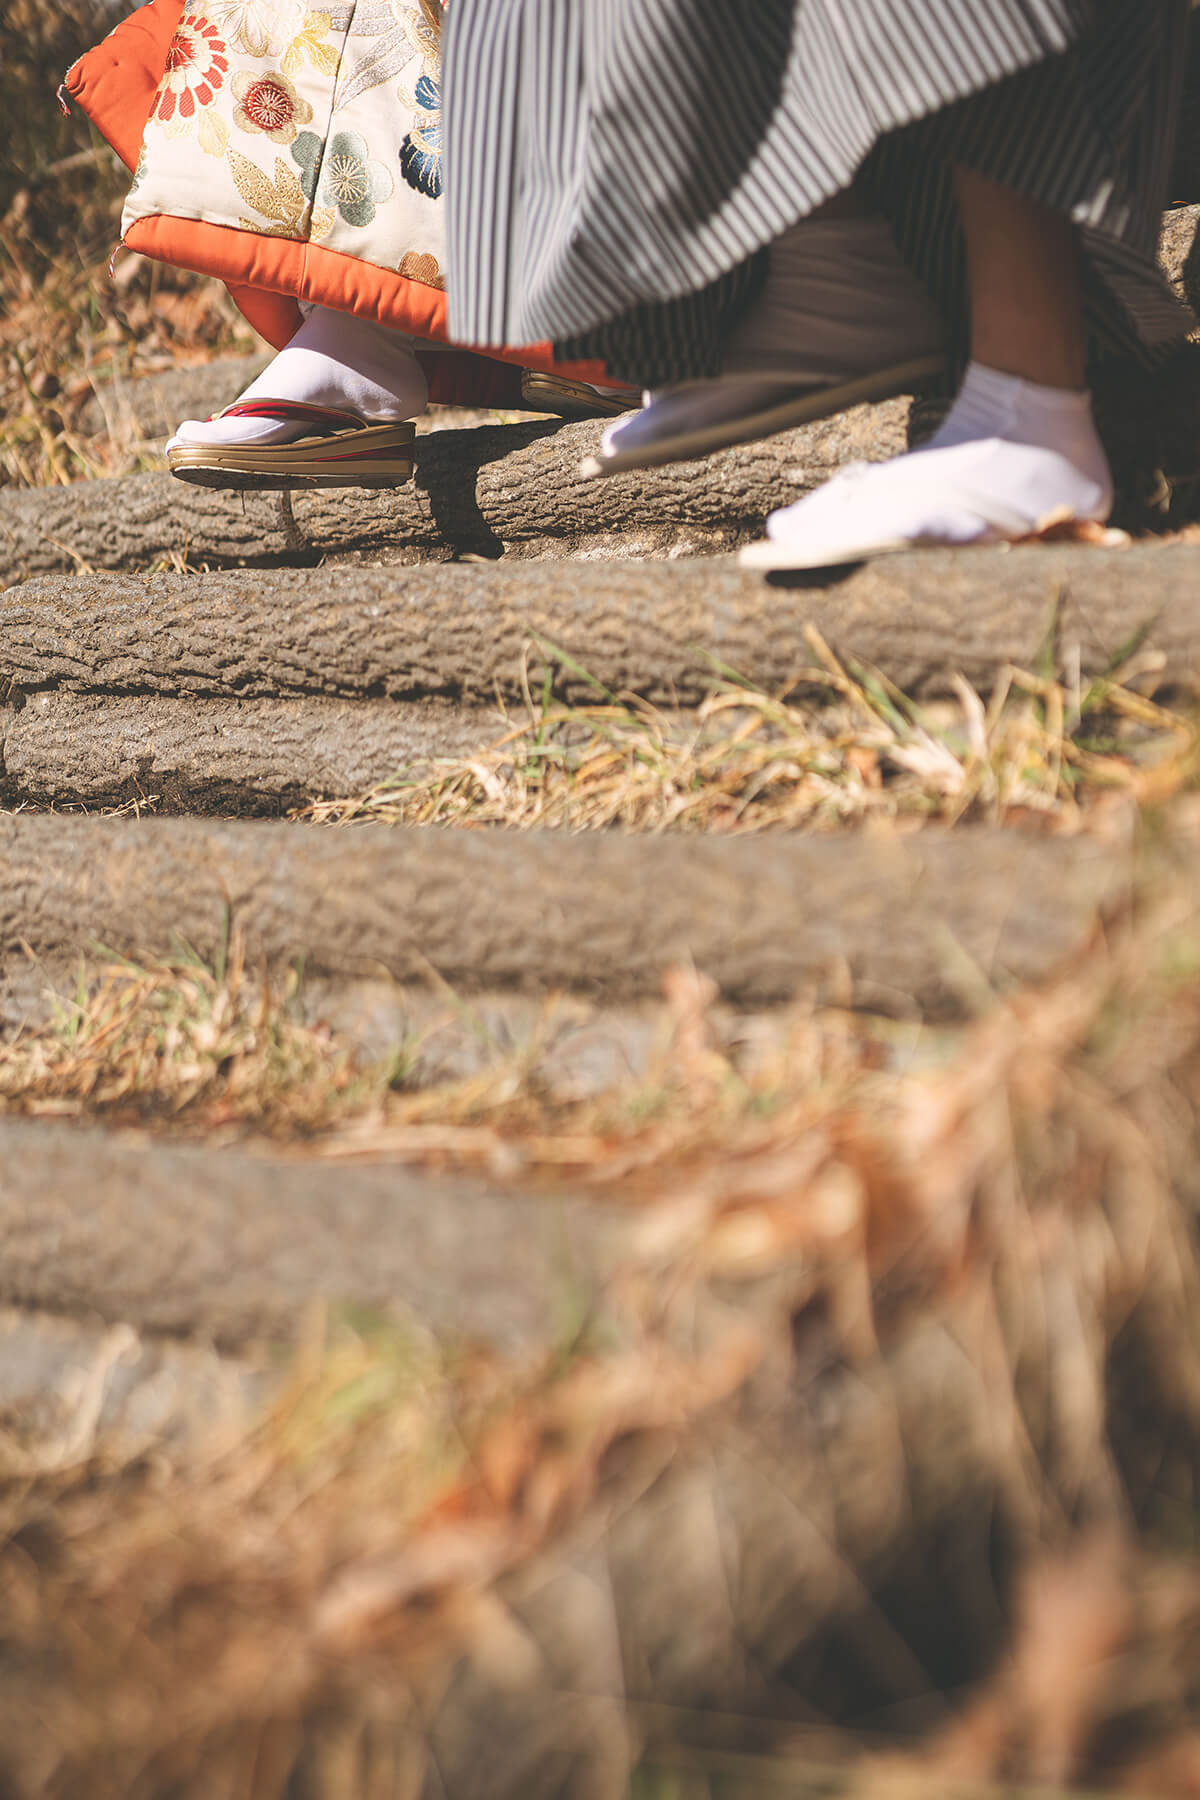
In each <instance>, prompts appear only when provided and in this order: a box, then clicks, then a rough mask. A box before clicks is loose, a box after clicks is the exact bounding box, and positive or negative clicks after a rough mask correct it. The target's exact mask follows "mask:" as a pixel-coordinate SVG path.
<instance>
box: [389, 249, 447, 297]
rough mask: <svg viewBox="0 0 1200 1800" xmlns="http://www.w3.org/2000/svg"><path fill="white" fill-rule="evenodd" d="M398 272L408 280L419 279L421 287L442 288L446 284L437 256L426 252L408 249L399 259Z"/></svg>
mask: <svg viewBox="0 0 1200 1800" xmlns="http://www.w3.org/2000/svg"><path fill="white" fill-rule="evenodd" d="M399 272H400V274H401V275H404V276H406V277H407V279H408V280H409V281H419V282H420V283H421V284H422V286H423V287H431V288H444V287H445V285H446V283H445V279H444V277H443V275H442V272H441V270H440V269H439V268H438V260H437V257H436V256H430V255H429V254H428V252H422V251H419V250H409V251H408V252H407V253H406V254H405V255H404V256H403V257H401V259H400V271H399Z"/></svg>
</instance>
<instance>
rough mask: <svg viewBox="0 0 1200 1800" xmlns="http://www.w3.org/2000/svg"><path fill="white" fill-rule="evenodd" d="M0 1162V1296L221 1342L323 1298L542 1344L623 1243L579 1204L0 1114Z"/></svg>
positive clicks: (284, 1333)
mask: <svg viewBox="0 0 1200 1800" xmlns="http://www.w3.org/2000/svg"><path fill="white" fill-rule="evenodd" d="M0 1165H2V1166H3V1169H4V1180H3V1183H2V1184H0V1302H2V1303H11V1304H15V1305H19V1306H41V1307H46V1308H48V1309H51V1310H54V1311H57V1312H61V1313H90V1314H95V1315H97V1316H99V1317H100V1318H102V1319H105V1320H112V1321H124V1322H126V1323H127V1324H130V1325H132V1326H135V1327H136V1328H137V1329H138V1330H149V1331H157V1332H189V1333H199V1334H202V1335H204V1336H206V1337H209V1338H211V1339H212V1340H213V1341H215V1342H217V1343H219V1344H222V1345H236V1344H239V1343H243V1342H245V1341H247V1340H250V1339H256V1338H275V1339H280V1338H282V1339H285V1340H286V1339H293V1338H295V1336H296V1335H297V1333H298V1331H299V1329H300V1327H301V1324H302V1322H303V1317H304V1312H305V1308H306V1307H307V1306H310V1305H311V1304H312V1303H313V1302H314V1301H317V1300H328V1301H331V1302H334V1303H338V1302H345V1303H352V1304H354V1305H356V1306H360V1307H369V1308H378V1309H380V1310H381V1311H384V1312H389V1313H391V1314H392V1316H394V1317H399V1318H400V1319H402V1320H405V1321H407V1322H409V1323H411V1324H413V1325H415V1326H417V1327H420V1328H423V1329H426V1330H429V1331H432V1332H434V1333H436V1334H437V1335H438V1336H439V1337H445V1338H450V1339H454V1338H457V1339H463V1338H466V1339H480V1340H486V1341H488V1342H491V1343H494V1344H497V1345H500V1346H503V1347H506V1348H511V1349H519V1348H525V1347H527V1346H529V1345H531V1344H532V1345H534V1346H539V1345H541V1346H545V1347H549V1345H550V1344H551V1343H552V1342H553V1338H554V1333H555V1331H556V1330H557V1329H558V1328H559V1321H560V1320H561V1317H562V1307H563V1304H564V1301H565V1300H566V1298H567V1297H568V1296H570V1295H571V1294H572V1293H573V1292H574V1293H575V1294H576V1295H578V1291H579V1288H580V1284H582V1286H583V1288H584V1289H588V1288H590V1287H592V1286H594V1285H595V1284H596V1283H597V1282H598V1280H599V1279H600V1276H601V1273H602V1271H603V1270H604V1269H605V1268H607V1267H609V1266H611V1264H612V1261H613V1259H614V1257H615V1256H616V1255H617V1254H618V1252H619V1244H620V1237H621V1232H620V1218H619V1215H618V1214H617V1213H616V1212H615V1211H613V1210H612V1209H609V1208H606V1207H604V1206H603V1205H601V1204H599V1203H597V1202H595V1201H592V1200H587V1201H572V1200H571V1199H569V1198H561V1197H559V1198H555V1197H548V1196H544V1195H537V1194H532V1193H522V1192H520V1191H512V1190H510V1189H508V1188H504V1187H501V1186H499V1185H497V1184H495V1183H491V1184H489V1183H487V1182H485V1181H482V1180H476V1179H474V1178H471V1177H467V1176H438V1177H435V1176H431V1175H427V1174H425V1173H424V1172H422V1171H420V1170H416V1169H407V1168H404V1167H396V1166H394V1165H393V1166H390V1167H387V1166H380V1167H359V1166H351V1167H347V1166H346V1165H345V1164H343V1163H338V1162H322V1161H321V1160H320V1159H313V1158H311V1157H310V1158H308V1159H306V1160H303V1161H302V1160H299V1159H298V1158H293V1159H288V1158H286V1157H280V1156H274V1157H273V1156H270V1155H262V1156H255V1155H252V1154H250V1153H248V1152H244V1151H238V1150H229V1151H219V1152H214V1151H213V1150H212V1149H211V1148H209V1147H206V1146H195V1147H190V1148H189V1147H187V1146H179V1145H170V1144H164V1143H162V1142H151V1143H138V1142H136V1141H131V1140H129V1139H123V1138H121V1137H116V1136H113V1135H112V1134H110V1133H107V1132H104V1131H101V1130H95V1129H73V1128H71V1127H69V1126H64V1125H59V1124H47V1123H43V1122H41V1121H37V1120H28V1121H25V1120H15V1119H3V1120H0ZM0 1348H2V1345H0ZM0 1377H2V1370H0ZM0 1394H2V1379H0Z"/></svg>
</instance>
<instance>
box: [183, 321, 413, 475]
mask: <svg viewBox="0 0 1200 1800" xmlns="http://www.w3.org/2000/svg"><path fill="white" fill-rule="evenodd" d="M414 342H415V340H414V339H412V338H410V337H406V336H405V334H404V333H403V332H400V331H392V330H391V329H390V328H389V327H388V326H386V325H378V324H376V323H374V321H372V320H370V319H359V318H355V316H354V315H353V314H352V313H341V312H333V311H331V310H330V309H329V308H327V307H323V306H314V307H313V308H312V309H311V310H310V311H309V312H308V315H307V317H306V318H305V320H304V323H303V324H302V325H301V327H300V329H299V331H297V333H296V335H295V337H293V339H292V340H291V342H290V343H289V344H288V345H287V347H286V348H285V349H283V350H281V351H280V352H279V355H278V356H277V357H276V358H275V360H274V362H272V363H269V364H268V365H267V367H266V368H265V369H264V370H263V372H262V374H261V375H259V376H257V377H256V378H255V380H254V381H252V382H251V383H250V386H249V387H248V388H247V389H246V390H245V392H244V393H241V394H239V395H238V401H243V400H260V401H261V400H293V401H297V402H299V403H301V404H303V405H306V406H324V407H329V408H332V409H334V410H336V411H338V412H351V413H356V414H357V415H358V416H359V417H360V418H362V419H364V420H367V421H369V422H370V423H372V424H384V423H389V422H392V421H396V420H401V419H415V418H418V417H419V416H420V414H421V413H423V412H424V411H425V408H426V406H427V404H428V389H427V386H426V381H425V375H424V371H423V370H422V368H421V365H420V364H419V363H418V361H417V359H416V357H415V356H414V354H413V345H414ZM235 404H236V403H235ZM311 431H312V426H311V424H305V423H304V422H303V421H302V420H295V419H292V420H288V419H271V418H254V419H237V418H233V419H220V418H218V419H208V420H199V419H185V420H184V422H183V424H182V425H180V427H179V429H178V431H177V432H176V434H175V436H174V437H173V438H172V439H171V443H170V444H169V445H168V446H167V448H168V449H170V448H172V447H173V446H175V445H184V444H218V445H235V444H287V443H291V442H292V441H293V440H294V439H296V438H302V437H306V436H308V435H310V434H311Z"/></svg>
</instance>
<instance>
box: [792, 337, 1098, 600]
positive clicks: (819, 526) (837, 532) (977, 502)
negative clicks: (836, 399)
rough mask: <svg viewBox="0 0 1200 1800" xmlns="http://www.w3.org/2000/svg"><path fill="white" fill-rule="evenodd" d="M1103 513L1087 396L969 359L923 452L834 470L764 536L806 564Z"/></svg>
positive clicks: (1017, 533)
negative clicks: (944, 415)
mask: <svg viewBox="0 0 1200 1800" xmlns="http://www.w3.org/2000/svg"><path fill="white" fill-rule="evenodd" d="M1111 508H1112V476H1111V472H1110V470H1109V466H1108V458H1107V457H1106V455H1105V453H1104V448H1103V445H1102V444H1101V442H1100V439H1099V436H1098V434H1097V431H1096V427H1095V423H1094V421H1093V419H1092V411H1091V399H1090V396H1089V395H1088V394H1086V393H1079V392H1075V391H1072V390H1069V389H1065V388H1047V387H1040V386H1038V385H1037V384H1036V383H1034V382H1028V381H1021V380H1019V379H1018V378H1017V377H1016V376H1012V375H1005V374H1003V373H1001V372H1000V371H999V370H997V369H989V368H986V367H984V366H983V365H981V364H978V363H973V364H972V365H971V367H970V369H969V370H968V372H967V376H966V379H965V380H964V382H963V386H962V389H961V390H960V393H959V396H958V399H957V400H956V401H955V404H954V406H953V407H952V408H951V411H950V413H949V415H948V416H947V418H946V421H945V423H944V424H943V426H942V428H941V430H940V431H939V432H938V433H937V435H936V437H934V438H933V439H932V440H931V442H930V443H929V444H927V445H925V446H924V447H923V448H921V449H920V450H914V451H912V452H910V454H909V455H907V456H898V457H895V458H894V459H893V460H892V461H891V462H887V463H878V464H875V465H872V466H870V467H867V466H863V465H859V466H857V467H856V468H854V469H848V470H844V471H843V472H842V474H840V475H837V476H835V477H834V479H833V480H832V481H830V482H827V483H826V484H825V486H824V487H822V488H818V489H817V491H816V492H815V493H813V494H809V495H807V496H806V497H805V498H804V499H803V500H798V501H797V502H796V504H795V505H794V506H788V507H784V508H782V509H781V510H780V511H779V512H774V513H772V514H771V515H770V517H769V518H768V520H767V535H768V537H769V538H770V539H771V540H772V541H773V542H774V543H776V544H779V545H781V546H784V547H786V548H787V549H788V550H790V551H792V552H794V553H795V556H796V559H797V560H796V563H795V565H794V566H796V567H812V566H817V565H818V564H819V563H821V562H822V561H828V562H835V561H849V560H852V559H853V558H854V557H856V556H860V555H870V554H871V552H872V551H873V550H879V549H884V548H893V547H895V546H896V545H897V544H906V543H907V544H914V545H917V544H922V545H932V544H952V545H953V544H982V543H998V542H1005V541H1009V542H1011V541H1012V540H1013V539H1015V538H1019V537H1024V536H1028V535H1030V534H1031V533H1033V532H1036V531H1038V530H1039V529H1040V528H1041V527H1043V526H1044V525H1045V524H1046V523H1047V521H1048V520H1051V519H1054V518H1056V517H1065V518H1071V519H1076V520H1080V521H1085V522H1096V523H1103V522H1104V520H1106V519H1107V517H1108V514H1109V512H1110V510H1111Z"/></svg>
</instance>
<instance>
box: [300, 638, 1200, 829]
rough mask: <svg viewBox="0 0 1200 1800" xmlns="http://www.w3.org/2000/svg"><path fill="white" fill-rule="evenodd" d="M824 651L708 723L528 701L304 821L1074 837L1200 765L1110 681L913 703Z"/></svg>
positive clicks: (313, 810) (1181, 782) (1172, 720)
mask: <svg viewBox="0 0 1200 1800" xmlns="http://www.w3.org/2000/svg"><path fill="white" fill-rule="evenodd" d="M821 649H822V650H824V647H823V646H822V647H821ZM824 657H825V658H828V660H827V661H825V660H824V659H823V661H822V663H821V664H819V665H816V666H814V667H813V668H811V669H804V670H801V671H799V672H798V673H797V675H796V677H795V680H794V681H793V683H792V684H791V686H790V688H789V690H788V693H787V694H786V695H784V696H780V697H776V696H772V695H768V694H764V693H762V692H761V691H759V690H757V689H754V688H750V687H746V686H743V685H739V684H737V683H734V682H723V683H721V684H720V685H719V686H718V687H717V689H716V690H715V691H714V693H713V694H712V695H711V696H710V697H709V698H708V700H706V701H705V702H704V704H703V705H702V706H701V707H700V708H699V709H698V711H697V712H695V713H686V714H685V713H670V712H665V711H662V710H659V709H657V708H655V707H652V706H650V705H648V704H646V703H645V702H643V701H640V700H636V699H629V700H620V699H615V698H614V699H611V700H607V701H605V702H604V703H602V704H599V703H598V704H595V705H587V706H567V705H560V704H557V703H555V702H554V701H552V700H551V699H549V698H543V699H542V700H541V701H540V702H539V701H536V700H534V699H533V698H532V697H531V698H530V700H529V704H528V712H527V716H526V717H525V718H524V719H521V720H520V721H518V722H515V723H513V724H512V725H511V726H510V728H509V729H508V730H507V731H506V732H505V733H504V734H503V735H502V736H501V737H499V738H498V740H497V742H496V743H495V744H494V745H493V746H492V747H491V748H490V749H488V750H485V751H482V752H475V753H473V754H472V755H471V756H470V757H464V758H458V759H447V758H441V759H437V760H436V761H434V762H432V763H430V764H428V765H424V766H421V767H417V768H414V769H412V770H410V771H407V772H406V773H405V774H403V775H397V776H396V777H395V778H393V779H392V780H390V781H388V782H386V783H384V784H382V785H381V786H379V787H377V788H375V789H373V790H372V791H371V792H369V793H367V794H365V795H363V796H361V797H360V798H357V799H347V800H336V801H325V802H321V803H319V804H317V805H315V806H312V807H310V808H308V809H306V811H305V813H304V815H303V816H304V817H306V818H308V819H311V820H313V821H315V822H317V823H323V824H349V823H353V822H355V821H360V820H366V819H373V820H377V821H385V822H390V823H393V824H403V825H459V826H464V825H465V826H491V825H501V826H507V827H510V828H513V829H529V828H532V827H539V826H555V827H560V828H566V829H569V830H575V831H584V830H603V829H606V828H609V827H620V828H623V829H626V830H636V831H704V832H710V833H711V832H747V833H749V832H758V831H767V830H773V829H782V830H787V829H798V828H806V829H812V830H823V829H833V828H835V827H839V826H845V825H855V824H864V823H867V822H869V821H872V820H894V821H898V822H901V823H905V824H910V825H916V824H921V823H927V822H939V823H957V822H958V821H961V820H977V819H988V820H995V821H998V822H1004V821H1006V820H1009V819H1013V818H1021V817H1023V816H1027V815H1037V816H1038V817H1041V818H1043V819H1045V820H1046V822H1047V823H1052V824H1054V825H1055V826H1056V827H1059V828H1062V827H1067V828H1070V827H1075V826H1078V825H1079V824H1081V823H1083V822H1084V820H1085V819H1086V815H1087V811H1088V808H1089V807H1090V806H1093V805H1095V803H1096V802H1097V801H1099V800H1100V799H1101V798H1102V797H1103V796H1105V795H1106V794H1109V793H1111V792H1112V791H1113V790H1117V791H1123V792H1125V793H1127V794H1128V795H1129V796H1130V797H1131V798H1134V799H1140V798H1145V799H1147V800H1149V799H1153V800H1155V801H1157V800H1160V799H1163V798H1167V797H1169V796H1170V795H1171V794H1172V793H1175V792H1178V791H1179V790H1180V789H1182V788H1184V787H1186V786H1187V785H1188V784H1189V783H1190V782H1191V781H1192V780H1193V778H1194V775H1195V772H1196V766H1197V744H1198V738H1197V726H1196V721H1195V719H1194V717H1193V716H1192V715H1191V713H1190V712H1177V711H1171V710H1170V709H1168V708H1166V707H1163V706H1160V705H1158V704H1156V703H1155V702H1153V701H1152V700H1150V699H1148V698H1147V697H1146V696H1145V695H1143V694H1141V693H1139V692H1138V691H1137V690H1136V689H1134V688H1133V687H1131V686H1125V685H1122V684H1121V683H1120V682H1119V681H1117V680H1115V679H1109V680H1105V681H1103V682H1097V683H1095V684H1094V685H1093V686H1092V688H1091V689H1090V690H1089V692H1088V694H1087V695H1086V696H1084V697H1083V698H1082V699H1081V700H1080V701H1078V702H1077V703H1076V702H1074V701H1073V698H1072V696H1071V695H1070V694H1069V693H1068V692H1067V690H1066V689H1065V688H1064V686H1063V685H1062V684H1060V683H1058V682H1055V681H1052V680H1050V679H1048V678H1045V677H1040V676H1036V675H1032V674H1029V673H1027V672H1025V671H1023V670H1020V669H1015V668H1010V669H1008V670H1006V671H1004V672H1003V674H1002V677H1001V679H1000V682H999V684H998V686H997V690H996V693H995V694H994V695H993V697H992V701H991V703H990V704H989V705H987V706H985V705H984V702H983V701H982V699H981V698H980V697H979V696H978V695H977V694H976V693H975V692H974V691H973V690H972V689H971V688H970V687H969V686H968V685H967V683H965V682H964V681H962V680H961V679H959V680H958V681H957V683H956V692H957V696H958V698H957V700H956V701H953V702H937V703H932V704H928V705H924V706H917V705H916V704H915V703H913V702H911V701H909V700H908V699H907V698H906V697H905V696H904V695H903V694H901V693H899V692H898V691H897V690H896V689H895V688H893V687H892V686H891V684H890V683H888V682H887V681H886V680H885V679H884V678H883V677H882V676H880V675H879V674H877V673H876V672H874V671H871V670H861V671H857V672H848V671H847V670H845V669H844V668H842V667H841V665H840V664H837V663H836V661H835V660H834V659H833V658H832V657H831V656H830V655H829V653H828V651H824ZM1136 674H1137V672H1136V671H1134V672H1133V675H1132V676H1131V679H1132V678H1136Z"/></svg>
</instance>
